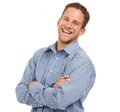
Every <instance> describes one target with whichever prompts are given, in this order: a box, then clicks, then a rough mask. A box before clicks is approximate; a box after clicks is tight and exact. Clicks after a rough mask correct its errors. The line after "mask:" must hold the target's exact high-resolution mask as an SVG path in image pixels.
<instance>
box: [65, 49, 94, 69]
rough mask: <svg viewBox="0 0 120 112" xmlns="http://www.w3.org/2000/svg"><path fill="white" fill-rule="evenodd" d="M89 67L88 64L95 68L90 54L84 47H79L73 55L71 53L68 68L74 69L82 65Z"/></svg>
mask: <svg viewBox="0 0 120 112" xmlns="http://www.w3.org/2000/svg"><path fill="white" fill-rule="evenodd" d="M83 66H84V67H85V68H87V67H88V66H89V67H91V68H93V69H94V65H93V63H92V60H91V59H90V57H89V56H88V54H87V53H86V52H85V51H84V50H83V49H82V48H80V49H77V52H75V53H74V54H73V55H71V56H70V57H69V59H68V61H67V66H66V68H67V70H68V71H69V70H70V68H71V70H70V71H72V70H75V69H78V68H81V67H83Z"/></svg>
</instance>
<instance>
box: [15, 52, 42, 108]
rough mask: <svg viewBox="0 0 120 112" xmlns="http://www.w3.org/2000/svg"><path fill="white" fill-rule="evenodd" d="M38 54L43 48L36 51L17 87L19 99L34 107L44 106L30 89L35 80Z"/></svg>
mask: <svg viewBox="0 0 120 112" xmlns="http://www.w3.org/2000/svg"><path fill="white" fill-rule="evenodd" d="M38 54H41V50H40V51H38V52H36V53H35V54H34V56H33V57H32V58H31V59H30V60H29V62H28V64H27V66H26V68H25V71H24V74H23V77H22V79H21V81H20V83H19V84H18V85H17V87H16V89H15V91H16V97H17V100H18V101H19V102H20V103H24V104H27V105H31V106H33V107H42V106H43V105H41V104H40V103H39V102H37V101H36V100H35V98H34V97H33V96H31V94H30V92H29V89H28V85H29V83H30V82H31V81H33V80H35V73H34V72H35V67H36V57H37V56H38Z"/></svg>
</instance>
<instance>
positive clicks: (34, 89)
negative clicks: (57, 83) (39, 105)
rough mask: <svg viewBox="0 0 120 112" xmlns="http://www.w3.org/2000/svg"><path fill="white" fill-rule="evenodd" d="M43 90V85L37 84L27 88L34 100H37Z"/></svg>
mask: <svg viewBox="0 0 120 112" xmlns="http://www.w3.org/2000/svg"><path fill="white" fill-rule="evenodd" d="M44 88H45V86H44V85H42V84H41V83H39V82H36V83H35V84H33V85H32V86H31V87H30V88H29V92H30V94H31V95H32V97H33V98H35V99H36V100H39V98H40V94H41V93H42V90H43V89H44Z"/></svg>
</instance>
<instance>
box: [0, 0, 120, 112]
mask: <svg viewBox="0 0 120 112" xmlns="http://www.w3.org/2000/svg"><path fill="white" fill-rule="evenodd" d="M73 1H75V0H43V1H42V0H0V105H1V106H0V110H1V111H4V112H30V109H31V107H29V106H26V105H24V104H20V103H18V102H17V100H16V96H15V87H16V85H17V84H18V82H19V81H20V79H21V77H22V74H23V71H24V68H25V66H26V64H27V62H28V60H29V59H30V58H31V56H32V55H33V53H34V52H35V51H36V50H38V49H39V48H41V47H47V46H49V45H51V44H53V43H54V42H55V41H56V40H57V20H58V19H59V17H60V16H61V13H62V11H63V8H64V6H65V5H66V4H67V3H69V2H73ZM76 1H79V2H80V3H82V4H83V5H85V6H86V7H87V9H88V10H89V12H90V15H91V19H90V22H89V24H88V25H87V27H86V33H85V34H84V35H83V36H81V37H80V38H79V43H80V45H81V47H82V48H84V49H85V50H86V52H87V53H88V55H89V56H90V57H91V59H92V61H93V63H94V65H95V68H96V73H97V77H96V82H95V85H94V87H93V88H92V89H91V91H90V93H89V95H88V97H87V99H86V100H85V102H84V103H83V105H84V107H85V111H86V112H120V107H119V105H120V103H119V102H120V87H119V85H120V78H119V75H120V68H119V67H120V50H119V49H120V41H119V38H120V34H119V33H120V28H119V27H120V16H119V14H120V12H119V10H120V5H119V0H76Z"/></svg>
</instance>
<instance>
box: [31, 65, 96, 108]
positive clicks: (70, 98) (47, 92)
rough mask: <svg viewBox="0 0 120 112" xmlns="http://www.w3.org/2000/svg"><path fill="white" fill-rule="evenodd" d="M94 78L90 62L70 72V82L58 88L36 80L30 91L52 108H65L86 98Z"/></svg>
mask: <svg viewBox="0 0 120 112" xmlns="http://www.w3.org/2000/svg"><path fill="white" fill-rule="evenodd" d="M86 66H87V67H88V69H87V70H86ZM94 79H95V72H94V70H92V68H91V66H90V65H89V64H88V65H85V66H83V67H81V68H80V69H77V70H75V71H73V72H72V73H71V74H70V82H68V83H64V84H61V85H60V86H59V87H58V88H53V87H47V86H44V85H42V84H41V83H40V82H36V83H35V84H33V85H32V86H31V87H30V89H29V92H30V94H31V95H32V97H33V98H34V99H35V100H36V101H37V102H39V104H42V105H44V106H47V107H49V108H51V109H62V110H64V109H66V108H67V107H68V106H69V105H71V104H73V103H75V102H76V101H78V100H81V101H83V100H84V99H85V98H86V96H87V94H88V92H89V90H90V88H91V87H92V85H93V84H94Z"/></svg>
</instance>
